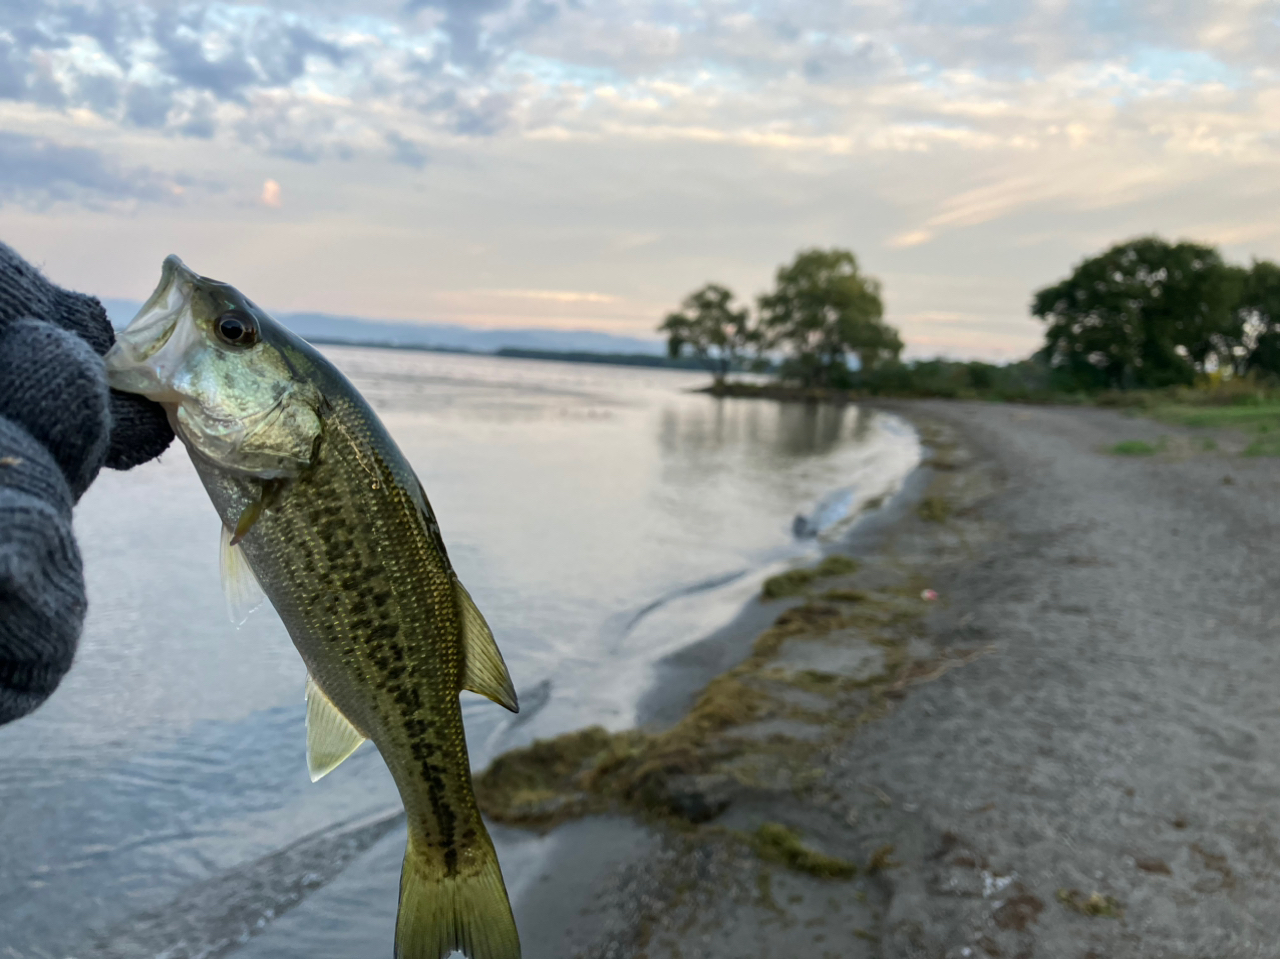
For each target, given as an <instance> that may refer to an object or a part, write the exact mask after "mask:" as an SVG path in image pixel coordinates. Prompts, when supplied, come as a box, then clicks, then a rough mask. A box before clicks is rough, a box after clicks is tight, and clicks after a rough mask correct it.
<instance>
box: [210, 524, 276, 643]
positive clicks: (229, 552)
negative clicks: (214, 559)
mask: <svg viewBox="0 0 1280 959" xmlns="http://www.w3.org/2000/svg"><path fill="white" fill-rule="evenodd" d="M233 535H234V534H233V533H232V531H231V530H229V529H227V527H226V526H225V525H224V526H223V527H222V537H221V539H220V541H219V544H218V571H219V573H220V574H221V576H222V595H223V597H224V598H225V599H226V601H227V615H228V616H229V617H231V622H233V623H235V624H236V625H237V626H240V625H243V623H244V621H245V620H246V619H248V618H249V614H250V613H252V612H253V611H254V610H255V609H257V608H258V607H259V606H261V605H262V601H263V600H264V599H266V598H267V596H266V593H264V592H263V591H262V586H261V585H260V584H259V583H258V577H256V576H254V575H253V570H252V569H250V568H249V561H248V560H247V559H245V555H244V549H243V548H242V547H241V546H240V545H239V544H238V543H236V544H235V545H232V539H233Z"/></svg>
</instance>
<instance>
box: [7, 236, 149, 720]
mask: <svg viewBox="0 0 1280 959" xmlns="http://www.w3.org/2000/svg"><path fill="white" fill-rule="evenodd" d="M114 341H115V333H114V332H113V330H112V329H111V324H110V323H109V322H108V321H107V316H106V312H105V311H104V310H103V309H102V304H101V303H99V302H98V301H97V300H96V299H94V298H92V297H88V296H83V295H81V294H79V293H71V292H68V291H67V290H63V289H60V288H59V287H56V286H54V285H53V284H52V283H50V282H49V281H48V280H46V279H45V278H44V277H43V276H41V275H40V273H39V272H38V271H37V270H36V269H35V268H34V267H32V266H31V265H30V264H29V263H27V262H25V261H24V260H23V259H22V258H21V257H19V256H18V255H17V254H16V253H15V252H14V251H13V250H12V249H10V248H9V247H7V246H5V245H4V244H3V243H0V723H5V722H8V721H9V720H11V719H16V718H18V717H19V716H23V715H25V714H27V713H29V712H31V710H33V709H35V708H36V707H37V706H39V705H40V704H41V703H42V702H44V700H45V699H46V698H47V697H48V696H49V694H50V693H51V692H53V690H54V688H55V687H57V685H58V683H59V681H60V680H61V679H62V677H63V675H65V673H66V671H67V669H69V668H70V666H71V660H72V657H73V656H74V655H75V650H76V643H77V641H78V639H79V637H80V627H81V626H82V625H83V623H84V614H85V607H86V600H85V592H84V575H83V571H82V569H81V565H80V552H79V550H78V549H77V548H76V542H75V538H74V536H73V535H72V530H71V507H72V506H73V505H74V504H75V502H76V501H77V500H78V499H79V498H80V496H81V494H82V493H84V491H85V490H86V489H88V487H89V484H90V483H91V482H93V478H94V477H95V476H97V475H98V470H99V469H101V467H102V466H103V465H107V466H111V467H113V468H115V469H129V468H130V467H133V466H136V465H138V464H139V463H144V462H146V461H147V460H149V459H151V458H153V457H155V456H158V455H159V454H160V453H161V452H162V451H163V450H164V448H165V447H166V446H168V445H169V442H170V441H171V440H172V439H173V431H172V430H171V429H170V428H169V424H168V422H167V421H166V419H165V416H164V411H163V410H162V409H161V408H160V407H159V406H157V405H156V404H155V403H152V402H150V401H149V400H145V399H143V398H142V397H138V396H131V395H128V394H124V393H116V392H115V391H112V390H108V388H107V380H106V373H105V370H104V369H103V366H102V355H103V354H104V353H106V351H107V350H108V349H110V347H111V344H112V343H113V342H114Z"/></svg>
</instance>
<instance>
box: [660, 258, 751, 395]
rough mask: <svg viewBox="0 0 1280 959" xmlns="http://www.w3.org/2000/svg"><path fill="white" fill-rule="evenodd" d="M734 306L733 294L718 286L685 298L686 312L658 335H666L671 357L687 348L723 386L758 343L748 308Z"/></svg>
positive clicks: (667, 323)
mask: <svg viewBox="0 0 1280 959" xmlns="http://www.w3.org/2000/svg"><path fill="white" fill-rule="evenodd" d="M732 303H733V294H732V293H731V292H729V290H728V289H726V288H725V287H723V286H719V285H718V284H715V283H708V284H707V285H706V286H704V287H703V288H702V289H700V290H696V291H695V292H693V293H690V294H689V295H688V296H687V297H685V299H684V303H682V304H681V306H682V307H683V309H681V310H680V311H679V312H677V313H671V314H668V316H667V318H666V319H665V320H663V321H662V325H661V326H659V327H658V332H659V333H665V334H666V335H667V352H668V354H669V355H670V357H671V358H672V359H673V360H674V359H677V358H678V357H680V356H681V354H683V353H684V352H685V350H686V349H687V350H688V351H689V352H690V353H692V354H693V356H694V358H695V359H696V361H697V362H698V364H699V365H700V366H702V367H704V368H705V369H707V370H709V371H710V372H711V375H712V376H713V377H715V381H716V383H723V382H724V378H725V377H726V376H727V375H728V374H729V371H730V370H733V369H738V368H740V363H741V360H742V357H743V356H744V355H745V354H746V353H747V351H748V350H749V349H751V348H752V347H753V346H754V345H755V344H756V343H757V342H758V340H759V330H758V329H757V328H755V327H753V326H752V325H751V322H750V320H751V317H750V313H749V312H748V311H747V310H746V309H745V308H744V309H735V308H734V307H733V305H732Z"/></svg>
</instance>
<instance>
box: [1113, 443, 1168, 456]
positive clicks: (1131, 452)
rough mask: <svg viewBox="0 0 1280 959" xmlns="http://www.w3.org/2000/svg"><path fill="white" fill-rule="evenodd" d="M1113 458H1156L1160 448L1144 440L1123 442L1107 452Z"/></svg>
mask: <svg viewBox="0 0 1280 959" xmlns="http://www.w3.org/2000/svg"><path fill="white" fill-rule="evenodd" d="M1107 452H1108V453H1110V454H1111V455H1113V456H1155V455H1156V454H1157V453H1159V452H1160V446H1158V445H1156V446H1153V445H1152V444H1151V443H1147V442H1145V441H1143V440H1122V441H1121V442H1119V443H1117V444H1116V445H1115V446H1112V447H1110V448H1109V449H1108V450H1107Z"/></svg>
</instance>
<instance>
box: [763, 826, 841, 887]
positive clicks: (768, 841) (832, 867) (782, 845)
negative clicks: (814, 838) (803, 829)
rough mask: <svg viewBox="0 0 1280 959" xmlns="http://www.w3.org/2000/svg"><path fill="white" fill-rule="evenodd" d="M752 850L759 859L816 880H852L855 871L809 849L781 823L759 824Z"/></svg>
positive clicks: (835, 859)
mask: <svg viewBox="0 0 1280 959" xmlns="http://www.w3.org/2000/svg"><path fill="white" fill-rule="evenodd" d="M752 846H753V848H754V849H755V851H756V855H757V856H759V857H760V858H761V859H765V860H768V861H769V862H776V863H778V864H779V865H783V866H786V867H787V868H789V869H795V870H797V871H798V872H804V873H808V874H809V875H811V876H817V877H818V878H820V879H852V878H853V877H854V876H856V875H857V874H858V867H857V866H856V865H854V864H853V863H851V862H849V861H848V860H847V859H840V858H837V857H836V856H828V855H826V854H825V853H821V852H818V851H816V850H814V849H810V848H809V847H808V846H806V845H805V844H804V843H802V842H801V841H800V835H799V833H797V832H795V831H794V830H792V829H788V828H787V827H786V826H784V825H782V824H781V823H776V822H767V823H763V824H762V825H761V826H760V828H759V829H757V830H756V832H755V835H754V836H753V837H752Z"/></svg>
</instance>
